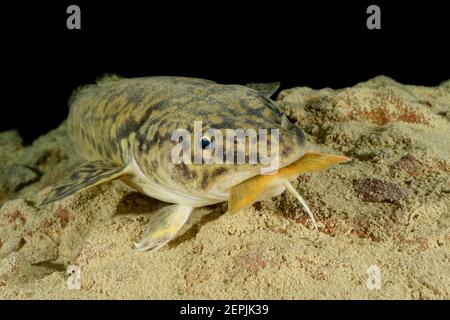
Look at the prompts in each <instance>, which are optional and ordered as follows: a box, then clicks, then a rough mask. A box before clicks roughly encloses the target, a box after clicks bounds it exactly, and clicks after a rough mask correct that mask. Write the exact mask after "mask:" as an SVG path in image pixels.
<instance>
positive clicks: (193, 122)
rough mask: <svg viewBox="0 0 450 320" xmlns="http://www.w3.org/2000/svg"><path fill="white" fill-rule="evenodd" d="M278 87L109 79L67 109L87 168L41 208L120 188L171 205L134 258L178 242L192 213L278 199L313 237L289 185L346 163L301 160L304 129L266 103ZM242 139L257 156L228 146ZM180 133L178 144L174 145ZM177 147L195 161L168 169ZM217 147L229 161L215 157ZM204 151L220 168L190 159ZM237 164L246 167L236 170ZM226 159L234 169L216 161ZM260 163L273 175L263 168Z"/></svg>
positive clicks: (157, 216)
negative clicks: (111, 185) (290, 202)
mask: <svg viewBox="0 0 450 320" xmlns="http://www.w3.org/2000/svg"><path fill="white" fill-rule="evenodd" d="M279 87H280V83H278V82H273V83H249V84H247V85H239V84H219V83H216V82H214V81H211V80H205V79H198V78H188V77H173V76H154V77H142V78H123V77H119V76H116V75H108V76H104V77H103V78H101V79H99V80H98V81H97V82H96V83H94V84H88V85H84V86H81V87H79V88H77V89H76V90H75V91H74V93H73V94H72V96H71V97H70V99H69V115H68V134H69V137H70V140H71V142H72V144H73V146H74V148H75V151H76V153H77V154H78V155H79V156H80V157H81V158H83V159H84V160H85V162H84V163H83V164H82V165H80V166H79V167H78V168H77V169H75V170H74V171H73V172H72V173H71V174H69V175H68V176H67V177H65V178H63V179H62V180H61V181H58V182H57V183H56V184H55V185H53V186H52V188H51V189H50V191H49V192H48V194H47V195H46V197H45V198H44V200H43V201H42V202H41V203H40V205H41V206H44V205H47V204H49V203H52V202H55V201H59V200H62V199H64V198H66V197H68V196H70V195H72V194H74V193H76V192H79V191H81V190H85V189H88V188H92V187H94V186H98V185H100V184H104V183H108V182H110V181H112V180H116V179H118V180H121V181H123V182H124V183H126V184H127V185H129V186H130V187H132V188H133V189H135V190H137V191H139V192H141V193H143V194H145V195H147V196H150V197H152V198H155V199H158V200H161V201H164V202H167V203H168V204H170V205H167V206H165V207H163V208H162V209H160V210H158V211H157V212H155V213H153V214H152V215H151V217H150V220H149V223H148V225H147V227H146V229H145V231H144V235H143V237H142V239H141V240H140V241H139V242H137V243H135V246H136V248H137V249H138V250H141V251H145V250H156V249H159V248H161V247H163V246H164V245H166V244H167V243H168V242H169V241H170V240H172V239H173V238H175V237H176V235H177V233H178V232H179V231H180V229H181V228H182V226H183V225H184V224H185V223H186V222H187V220H188V218H189V216H190V215H191V213H192V212H193V210H194V209H195V208H199V207H203V206H208V205H213V204H217V203H221V202H228V211H229V212H230V213H236V212H238V211H240V210H242V209H244V208H247V207H249V206H251V205H252V204H253V203H255V202H256V201H263V200H267V199H269V198H270V197H273V196H277V195H279V194H281V193H282V192H284V191H285V190H287V191H288V192H290V193H292V194H293V195H294V196H295V197H296V198H297V199H298V200H299V201H300V202H301V204H302V205H303V207H304V208H305V210H306V212H307V213H308V215H309V216H310V217H311V219H312V221H313V224H314V227H315V228H316V229H317V223H316V221H315V219H314V216H313V214H312V212H311V210H310V209H309V207H308V206H307V204H306V202H305V201H304V200H303V198H302V197H301V196H300V194H298V192H297V191H296V190H295V189H294V188H293V186H292V184H291V182H292V181H294V180H295V179H296V178H297V177H298V176H299V175H300V174H302V173H309V172H315V171H319V170H324V169H326V168H328V167H330V166H332V165H335V164H338V163H342V162H347V161H349V160H350V159H349V158H347V157H345V156H338V155H328V154H322V153H317V152H310V151H308V150H307V143H306V138H305V134H304V132H303V131H302V129H301V128H300V127H298V126H297V125H295V124H293V123H292V122H291V121H289V119H288V117H287V116H286V114H284V113H283V112H282V111H281V110H280V109H279V108H278V106H277V105H276V104H275V102H274V101H273V100H272V99H271V97H272V96H273V94H274V93H275V92H276V91H277V90H278V89H279ZM198 123H200V124H201V128H200V131H199V130H198V129H199V128H198V125H197V124H198ZM180 130H181V131H180ZM239 130H241V131H240V132H250V133H252V132H253V133H255V135H254V136H250V135H249V136H248V137H247V141H248V142H249V145H250V143H253V144H255V143H256V144H257V148H250V147H248V148H245V149H244V150H240V149H239V146H240V145H239V143H240V142H239V141H238V140H239V139H238V137H236V136H231V138H228V134H229V133H230V132H235V133H236V132H239ZM244 130H245V131H244ZM264 130H265V131H264ZM177 132H183V133H184V134H185V135H184V136H183V137H181V138H180V137H178V136H177V135H176V134H175V133H177ZM211 132H212V133H211ZM220 136H222V137H226V138H225V140H224V141H221V140H220ZM174 137H175V139H174ZM262 137H265V138H266V140H263V139H262ZM185 139H186V141H185ZM258 139H259V140H258ZM180 140H181V141H180ZM261 141H263V142H267V146H268V145H269V142H270V157H268V154H269V152H268V148H267V147H266V150H265V153H263V150H264V148H262V146H264V145H263V144H258V143H261ZM183 143H184V144H183ZM177 146H187V147H188V149H187V150H188V151H190V152H191V153H193V154H188V153H187V152H186V153H185V152H184V151H185V150H184V149H183V150H182V151H183V152H179V153H178V155H180V154H183V157H182V158H181V160H180V159H179V158H176V157H175V160H174V154H175V155H177V152H174V150H178V149H177ZM223 146H226V150H227V151H226V154H225V155H220V152H219V150H220V147H223ZM208 151H210V153H209V155H210V156H211V153H212V152H213V151H214V154H215V156H217V157H216V158H215V159H216V160H217V161H207V159H208V157H205V158H203V157H201V158H200V160H199V159H197V158H195V157H196V155H198V154H200V155H201V156H203V155H208ZM239 152H240V153H239ZM239 155H240V156H242V157H241V158H240V159H241V160H244V161H240V162H239V161H236V159H237V158H238V157H239ZM228 156H229V157H228ZM220 157H222V158H221V159H220ZM224 157H225V158H226V159H227V160H231V161H222V160H224ZM255 159H256V161H255ZM264 159H266V160H267V159H271V160H274V163H275V162H276V165H275V166H268V162H267V161H265V162H264V161H263V160H264ZM196 160H197V161H196ZM198 160H199V161H198ZM219 160H220V161H219ZM275 160H276V161H275ZM270 165H272V162H271V163H270Z"/></svg>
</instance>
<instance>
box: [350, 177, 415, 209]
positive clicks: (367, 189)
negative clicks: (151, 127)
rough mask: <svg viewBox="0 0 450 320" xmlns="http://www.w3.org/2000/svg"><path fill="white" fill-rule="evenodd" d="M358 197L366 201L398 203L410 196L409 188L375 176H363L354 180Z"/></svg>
mask: <svg viewBox="0 0 450 320" xmlns="http://www.w3.org/2000/svg"><path fill="white" fill-rule="evenodd" d="M354 189H355V192H356V194H357V195H358V197H360V198H361V199H362V200H363V201H367V202H388V203H400V202H401V201H404V200H407V199H408V198H409V197H411V196H412V192H411V191H410V190H409V189H406V188H402V187H400V186H399V185H397V184H395V183H392V182H387V181H383V180H380V179H376V178H365V179H362V180H359V181H355V182H354Z"/></svg>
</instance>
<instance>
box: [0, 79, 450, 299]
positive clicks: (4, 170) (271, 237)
mask: <svg viewBox="0 0 450 320" xmlns="http://www.w3.org/2000/svg"><path fill="white" fill-rule="evenodd" d="M277 103H278V104H279V106H280V108H281V109H283V110H284V111H285V112H286V113H287V114H288V116H289V118H290V119H291V120H292V121H295V122H296V123H297V124H298V125H299V126H301V127H302V128H303V129H304V130H305V132H306V135H307V139H308V141H309V149H310V150H316V151H321V152H330V153H336V154H343V155H346V156H348V157H351V158H352V159H353V160H352V161H351V162H349V163H346V164H342V165H339V166H336V167H334V168H332V169H330V170H327V171H324V172H320V173H314V174H306V175H303V176H301V177H299V179H298V180H297V181H296V182H295V183H294V186H295V187H296V188H297V190H299V191H300V193H301V194H303V196H304V198H305V199H306V201H307V202H308V203H309V205H310V207H311V209H312V211H313V212H314V213H315V215H316V218H317V221H318V224H319V232H316V231H314V230H313V229H312V225H311V222H310V221H309V219H308V217H307V214H306V212H305V211H304V210H303V209H302V208H301V206H300V205H299V203H298V202H297V201H296V200H295V199H294V198H293V197H292V196H291V195H289V194H282V195H281V196H278V197H275V198H273V199H271V200H268V201H263V202H260V203H257V204H255V205H253V206H252V207H251V208H250V209H247V210H243V211H241V212H239V213H237V214H233V215H232V214H227V213H226V204H219V205H216V206H210V207H205V208H201V209H197V210H195V211H194V213H193V215H192V216H191V219H190V220H189V222H188V224H187V225H186V226H185V227H184V228H183V229H182V231H181V233H180V235H179V236H178V237H177V238H176V239H175V240H174V241H172V242H171V243H170V244H169V245H168V246H166V247H164V248H162V249H160V250H159V251H155V252H139V251H136V250H134V249H133V241H137V240H138V239H139V237H140V235H141V234H142V232H143V230H144V228H145V224H146V221H147V220H148V217H149V216H150V215H151V214H152V212H154V211H155V210H156V209H158V208H160V207H162V206H164V205H166V204H165V203H162V202H160V201H157V200H154V199H151V198H148V197H146V196H144V195H141V194H139V193H137V192H135V191H133V190H132V189H130V188H129V187H127V186H126V185H125V184H123V183H122V182H120V181H115V182H112V183H109V184H106V185H102V186H100V187H96V188H93V189H91V190H86V191H83V192H80V193H79V194H76V195H73V196H71V197H69V198H67V199H65V200H63V201H60V202H57V203H53V204H50V205H48V206H46V207H44V208H38V207H37V206H36V204H37V203H38V202H39V201H40V200H42V199H43V197H44V196H45V194H46V193H47V192H48V191H49V186H50V185H51V184H52V183H54V182H56V181H58V179H59V178H61V177H63V176H64V175H66V174H67V173H68V172H69V171H70V170H71V169H72V168H74V167H75V166H76V165H77V164H79V163H80V161H81V160H80V159H79V158H78V157H77V156H76V155H75V153H74V151H73V149H72V146H71V145H70V142H69V140H68V137H67V132H66V123H63V124H61V126H60V127H59V128H57V129H55V130H53V131H51V132H49V133H48V134H46V135H44V136H41V137H40V138H38V139H37V140H36V141H34V143H33V144H32V145H29V146H24V145H23V143H22V141H21V138H20V136H19V135H18V133H17V132H15V131H8V132H3V133H0V205H1V208H0V297H1V298H7V299H121V298H127V299H141V298H145V299H230V298H231V299H340V298H344V299H367V298H368V299H449V298H450V139H449V137H450V122H449V120H450V81H447V82H445V83H443V84H441V85H440V86H438V87H432V88H431V87H420V86H412V85H402V84H399V83H397V82H395V81H394V80H392V79H390V78H387V77H377V78H375V79H372V80H369V81H367V82H364V83H360V84H357V85H355V86H354V87H351V88H345V89H340V90H332V89H328V88H326V89H322V90H313V89H310V88H306V87H299V88H292V89H288V90H284V91H282V92H281V93H280V94H279V95H278V98H277ZM71 265H72V266H76V267H75V269H76V270H79V271H80V281H81V289H70V288H69V287H68V285H67V280H68V279H69V280H70V279H73V277H74V275H69V276H68V274H67V268H68V266H71ZM370 266H375V267H371V268H372V269H370V268H369V267H370ZM77 268H78V269H77ZM371 270H375V271H371ZM378 271H379V272H378ZM378 275H379V276H380V277H378ZM374 277H377V278H376V279H377V280H376V281H374V282H370V283H372V286H371V285H369V286H368V285H367V282H368V279H369V280H370V279H372V280H373V279H374ZM378 280H380V281H379V282H378ZM370 283H369V284H370ZM373 284H375V285H373Z"/></svg>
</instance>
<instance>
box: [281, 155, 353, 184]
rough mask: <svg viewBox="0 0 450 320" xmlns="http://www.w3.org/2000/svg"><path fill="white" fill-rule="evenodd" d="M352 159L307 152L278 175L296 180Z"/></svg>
mask: <svg viewBox="0 0 450 320" xmlns="http://www.w3.org/2000/svg"><path fill="white" fill-rule="evenodd" d="M350 160H351V159H350V158H347V157H344V156H337V155H334V154H323V153H318V152H306V153H305V154H304V155H303V157H301V158H300V159H298V160H297V161H295V162H293V163H291V164H290V165H288V166H287V167H284V168H281V169H280V170H279V173H278V174H277V175H280V176H282V177H284V178H287V179H289V180H291V179H295V178H296V177H297V176H298V175H300V174H302V173H310V172H316V171H321V170H325V169H327V168H329V167H331V166H333V165H335V164H338V163H342V162H348V161H350Z"/></svg>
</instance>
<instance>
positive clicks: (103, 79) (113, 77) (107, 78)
mask: <svg viewBox="0 0 450 320" xmlns="http://www.w3.org/2000/svg"><path fill="white" fill-rule="evenodd" d="M121 79H124V77H121V76H119V75H117V74H113V73H105V74H104V75H101V76H99V77H98V78H97V79H96V80H95V83H96V84H98V85H99V86H101V85H104V84H108V83H111V82H116V81H119V80H121Z"/></svg>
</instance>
